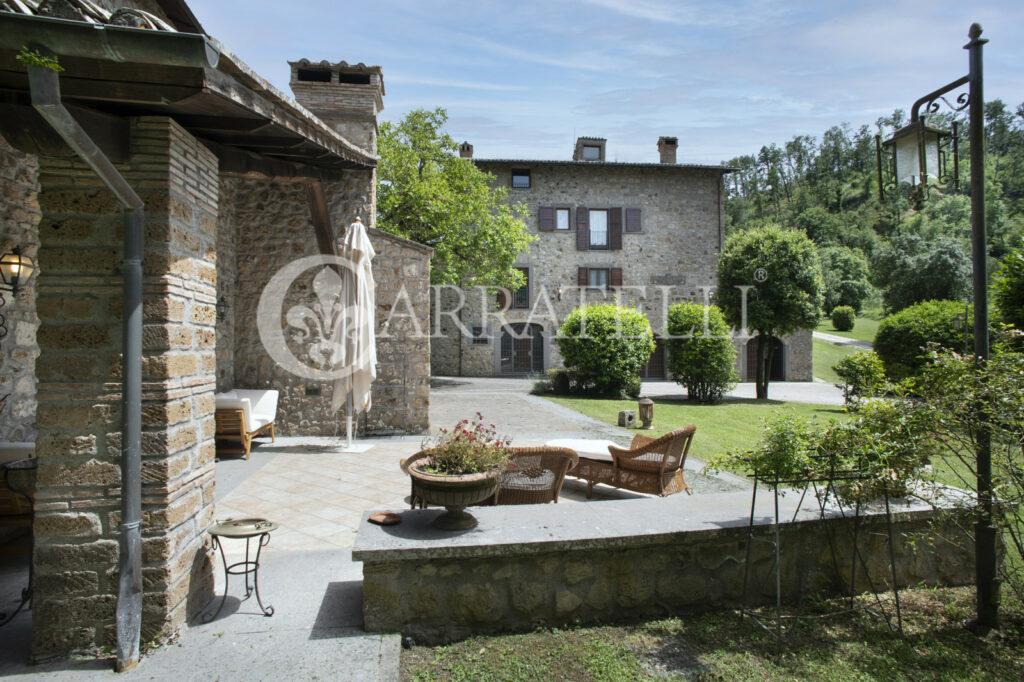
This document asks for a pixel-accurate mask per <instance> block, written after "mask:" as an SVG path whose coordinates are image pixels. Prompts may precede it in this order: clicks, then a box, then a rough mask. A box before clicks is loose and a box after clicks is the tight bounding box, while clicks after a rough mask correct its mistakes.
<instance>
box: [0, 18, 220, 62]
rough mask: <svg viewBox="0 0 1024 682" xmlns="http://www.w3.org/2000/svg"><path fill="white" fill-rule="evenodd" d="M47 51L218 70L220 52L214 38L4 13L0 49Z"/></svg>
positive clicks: (84, 56)
mask: <svg viewBox="0 0 1024 682" xmlns="http://www.w3.org/2000/svg"><path fill="white" fill-rule="evenodd" d="M23 45H29V46H30V47H40V46H41V47H43V48H46V49H47V50H49V51H50V52H53V53H56V54H59V55H60V56H62V57H76V58H81V59H102V60H109V61H113V62H119V63H123V62H132V63H137V64H161V65H163V66H183V67H192V68H198V69H203V68H207V67H210V68H214V67H216V66H217V63H218V62H219V61H220V50H218V49H217V47H216V46H215V45H214V44H213V43H212V42H211V41H210V39H209V38H207V37H206V36H203V35H198V34H195V33H173V32H171V31H154V30H152V29H147V28H129V27H126V26H110V25H107V24H89V23H86V22H84V21H73V20H71V19H53V18H50V17H37V16H32V15H28V14H14V13H13V12H0V48H3V49H8V50H14V51H18V50H20V49H21V47H22V46H23Z"/></svg>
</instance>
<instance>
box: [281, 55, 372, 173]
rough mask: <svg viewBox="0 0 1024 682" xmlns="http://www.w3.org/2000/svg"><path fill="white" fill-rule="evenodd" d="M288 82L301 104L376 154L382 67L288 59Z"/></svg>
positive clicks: (343, 135) (340, 132)
mask: <svg viewBox="0 0 1024 682" xmlns="http://www.w3.org/2000/svg"><path fill="white" fill-rule="evenodd" d="M288 65H289V66H290V67H292V78H291V82H290V83H289V85H290V86H291V89H292V93H293V94H294V95H295V99H296V100H298V102H299V104H301V105H302V106H304V107H306V108H307V109H309V110H310V111H312V112H313V113H314V114H316V116H317V118H319V119H320V120H321V121H323V122H324V123H326V124H327V125H329V126H330V127H331V128H333V129H334V130H335V131H337V132H338V134H340V135H341V136H342V137H344V138H345V139H346V140H348V141H349V142H351V143H353V144H355V145H358V146H359V147H362V148H363V149H365V150H366V151H368V152H370V153H371V154H376V153H377V133H378V128H377V115H378V114H379V113H380V111H381V109H383V108H384V72H383V71H382V70H381V68H380V67H379V66H367V65H366V64H363V63H362V62H360V63H359V64H349V63H348V62H337V63H334V64H332V63H330V62H328V61H326V60H324V61H322V62H311V61H309V60H308V59H300V60H299V61H297V62H288Z"/></svg>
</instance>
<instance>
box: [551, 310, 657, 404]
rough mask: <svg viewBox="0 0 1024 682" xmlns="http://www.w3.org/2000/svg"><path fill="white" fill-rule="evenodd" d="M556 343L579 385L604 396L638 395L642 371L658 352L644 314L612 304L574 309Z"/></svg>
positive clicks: (566, 319)
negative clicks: (655, 350) (655, 349)
mask: <svg viewBox="0 0 1024 682" xmlns="http://www.w3.org/2000/svg"><path fill="white" fill-rule="evenodd" d="M555 342H556V343H557V344H558V350H559V351H561V353H562V361H563V362H564V363H565V366H566V367H567V368H569V369H570V370H572V371H573V373H574V376H575V378H576V382H577V383H578V384H580V385H581V386H583V387H585V388H592V389H593V390H594V391H596V392H597V393H599V394H601V395H611V396H618V395H620V394H621V393H628V394H631V395H636V394H637V393H638V392H639V390H640V369H641V368H642V367H643V366H644V365H645V364H646V363H647V361H648V360H650V358H651V353H653V352H654V332H653V331H651V324H650V322H648V321H647V318H646V317H644V314H643V313H641V312H639V311H637V310H635V309H633V308H627V307H625V306H617V305H613V304H611V303H595V304H592V305H588V306H586V307H585V308H576V309H575V310H573V311H572V312H571V313H569V316H568V317H566V318H565V321H564V322H563V323H562V326H561V328H560V329H559V330H558V336H557V337H555Z"/></svg>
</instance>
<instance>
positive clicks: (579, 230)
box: [576, 206, 590, 251]
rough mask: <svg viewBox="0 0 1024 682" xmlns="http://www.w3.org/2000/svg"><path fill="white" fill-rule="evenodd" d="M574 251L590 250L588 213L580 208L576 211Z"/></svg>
mask: <svg viewBox="0 0 1024 682" xmlns="http://www.w3.org/2000/svg"><path fill="white" fill-rule="evenodd" d="M576 250H577V251H589V250H590V212H589V211H587V209H585V208H583V207H582V206H580V207H579V208H577V209H576Z"/></svg>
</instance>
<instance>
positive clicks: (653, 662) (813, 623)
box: [401, 587, 1024, 682]
mask: <svg viewBox="0 0 1024 682" xmlns="http://www.w3.org/2000/svg"><path fill="white" fill-rule="evenodd" d="M900 597H901V600H902V607H903V627H904V633H905V637H904V638H903V639H901V638H900V637H898V636H896V635H894V634H892V633H891V632H890V631H889V629H888V628H887V627H886V626H885V624H884V623H881V622H879V621H877V620H875V619H873V618H871V617H870V616H868V615H867V614H864V613H863V612H862V613H860V614H854V615H843V616H836V617H833V618H824V619H821V620H816V619H813V618H812V619H808V620H804V621H800V622H798V623H796V625H794V626H793V627H792V631H791V633H790V637H791V639H790V642H789V645H788V646H786V647H779V646H778V645H777V644H776V643H775V642H774V640H773V639H772V638H771V637H770V636H769V635H767V634H766V633H765V632H763V631H761V630H760V629H758V628H757V626H756V625H754V624H752V623H751V622H749V621H747V622H744V623H740V621H739V618H738V617H737V615H736V612H735V611H732V610H728V611H717V612H709V613H692V614H686V615H674V616H673V617H666V618H664V619H661V620H652V621H647V622H642V623H635V624H629V625H597V626H590V627H570V628H564V629H551V630H548V629H537V630H535V631H534V632H531V633H527V634H518V635H504V636H496V637H473V638H471V639H468V640H464V641H462V642H457V643H455V644H452V645H450V646H440V647H420V646H414V647H412V648H411V649H408V650H403V651H402V658H401V678H402V679H403V680H416V681H423V682H426V681H428V680H473V681H474V682H476V681H478V680H479V681H482V682H483V681H496V680H507V681H509V682H513V681H515V682H520V681H521V682H528V681H530V680H538V681H541V682H548V681H549V680H602V681H604V680H607V681H612V680H664V679H672V680H682V679H701V680H823V681H826V682H832V681H835V682H847V680H914V681H917V680H1014V679H1020V670H1021V666H1022V665H1024V648H1022V645H1021V641H1022V635H1024V620H1022V617H1021V612H1020V609H1019V604H1015V605H1013V606H1012V607H1011V606H1010V605H1006V604H1004V608H1003V615H1004V617H1003V623H1004V624H1003V630H1002V632H993V633H992V634H990V635H988V636H986V637H978V636H975V635H973V634H971V633H969V632H968V631H967V630H966V629H965V628H964V627H963V625H962V622H963V620H964V619H966V618H969V617H970V616H971V615H972V613H973V611H974V590H973V588H970V587H964V588H953V589H913V590H903V591H901V593H900ZM844 604H845V602H842V601H840V600H833V601H830V602H826V603H824V604H820V603H818V604H815V603H812V604H811V605H810V607H809V608H808V611H809V612H811V613H813V612H818V613H822V614H828V613H835V612H836V611H838V610H840V609H841V608H842V607H843V606H844ZM887 606H888V607H889V608H891V604H887Z"/></svg>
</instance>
